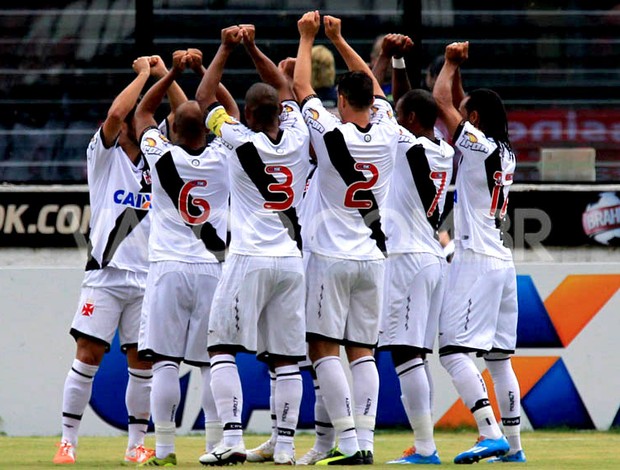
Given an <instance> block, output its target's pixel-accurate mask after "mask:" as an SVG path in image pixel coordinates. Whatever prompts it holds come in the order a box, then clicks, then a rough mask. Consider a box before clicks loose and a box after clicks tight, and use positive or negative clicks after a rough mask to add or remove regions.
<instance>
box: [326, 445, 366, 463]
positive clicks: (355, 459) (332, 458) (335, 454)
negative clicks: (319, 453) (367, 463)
mask: <svg viewBox="0 0 620 470" xmlns="http://www.w3.org/2000/svg"><path fill="white" fill-rule="evenodd" d="M315 465H364V457H363V456H362V451H360V450H358V451H357V452H356V453H355V454H353V455H346V454H343V453H342V452H340V450H339V449H338V448H337V447H336V448H334V449H332V450H330V451H329V454H327V457H325V458H324V459H323V460H319V461H318V462H317V463H315Z"/></svg>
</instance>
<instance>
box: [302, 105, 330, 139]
mask: <svg viewBox="0 0 620 470" xmlns="http://www.w3.org/2000/svg"><path fill="white" fill-rule="evenodd" d="M304 119H305V121H306V124H308V125H309V126H310V127H312V128H313V129H314V130H316V131H318V132H320V133H321V134H322V133H323V132H325V127H323V124H321V123H320V122H319V120H318V119H319V112H318V111H317V110H316V109H312V108H308V109H306V111H305V112H304Z"/></svg>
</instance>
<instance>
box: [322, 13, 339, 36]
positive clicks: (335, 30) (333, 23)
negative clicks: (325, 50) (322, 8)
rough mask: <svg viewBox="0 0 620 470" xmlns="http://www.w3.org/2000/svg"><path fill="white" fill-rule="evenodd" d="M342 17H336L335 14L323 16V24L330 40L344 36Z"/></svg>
mask: <svg viewBox="0 0 620 470" xmlns="http://www.w3.org/2000/svg"><path fill="white" fill-rule="evenodd" d="M341 23H342V22H341V20H340V18H336V17H335V16H329V15H325V16H324V17H323V25H324V26H325V36H327V37H328V38H329V40H330V41H334V40H336V39H338V38H339V37H340V36H342V33H341V30H340V27H341Z"/></svg>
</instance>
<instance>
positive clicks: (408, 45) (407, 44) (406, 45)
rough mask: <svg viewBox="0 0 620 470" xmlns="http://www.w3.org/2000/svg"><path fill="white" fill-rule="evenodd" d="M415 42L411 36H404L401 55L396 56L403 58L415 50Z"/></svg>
mask: <svg viewBox="0 0 620 470" xmlns="http://www.w3.org/2000/svg"><path fill="white" fill-rule="evenodd" d="M413 45H414V43H413V40H412V39H411V38H410V37H409V36H405V35H403V38H402V43H401V45H400V55H396V57H402V56H404V55H405V54H406V53H407V52H409V51H410V50H411V49H413Z"/></svg>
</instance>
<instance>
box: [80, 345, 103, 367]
mask: <svg viewBox="0 0 620 470" xmlns="http://www.w3.org/2000/svg"><path fill="white" fill-rule="evenodd" d="M105 350H106V347H105V345H103V344H100V343H96V342H94V341H91V340H89V339H86V338H80V339H78V341H77V351H76V354H75V358H76V359H77V360H79V361H81V362H83V363H84V364H88V365H89V366H98V365H99V364H101V361H102V360H103V355H104V354H105Z"/></svg>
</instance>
